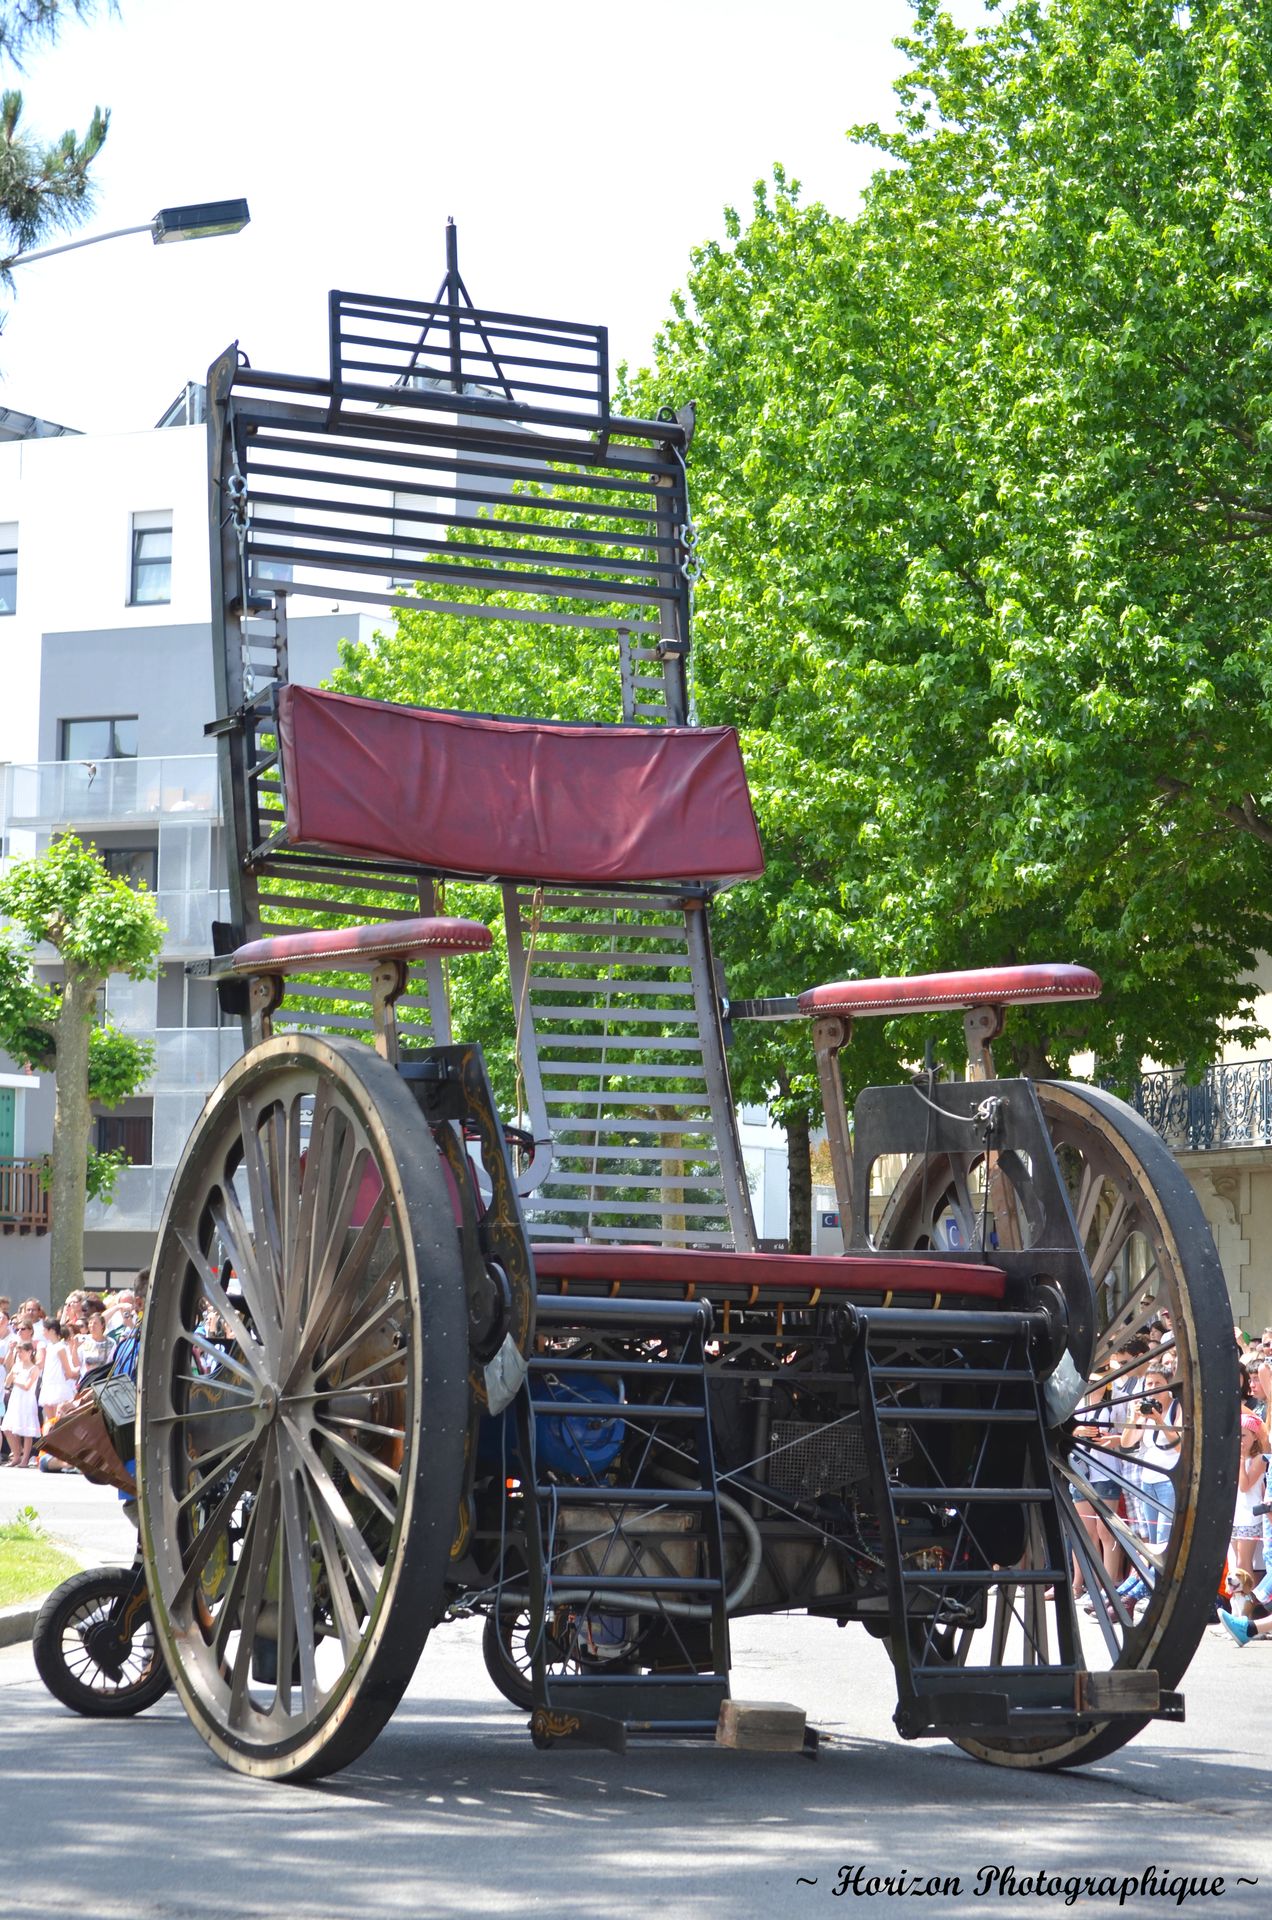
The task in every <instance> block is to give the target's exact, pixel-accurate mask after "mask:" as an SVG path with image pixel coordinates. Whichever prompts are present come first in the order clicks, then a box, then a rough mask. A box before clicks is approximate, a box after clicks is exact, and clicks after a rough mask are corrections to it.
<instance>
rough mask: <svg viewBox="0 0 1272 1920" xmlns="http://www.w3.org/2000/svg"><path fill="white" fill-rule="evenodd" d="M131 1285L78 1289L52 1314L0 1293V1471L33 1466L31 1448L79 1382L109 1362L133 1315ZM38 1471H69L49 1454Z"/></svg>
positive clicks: (135, 1299) (136, 1297)
mask: <svg viewBox="0 0 1272 1920" xmlns="http://www.w3.org/2000/svg"><path fill="white" fill-rule="evenodd" d="M142 1285H144V1276H143V1275H138V1285H137V1286H135V1287H126V1288H123V1289H121V1290H120V1291H119V1292H117V1293H111V1294H106V1295H99V1294H94V1293H89V1292H87V1291H85V1290H83V1289H79V1290H77V1291H76V1292H74V1293H71V1294H69V1295H68V1296H67V1298H66V1300H65V1302H64V1303H63V1305H62V1306H61V1307H60V1308H59V1310H58V1312H57V1313H56V1314H53V1313H49V1312H48V1311H47V1310H46V1309H45V1307H44V1305H43V1303H42V1302H41V1301H39V1300H23V1301H22V1302H21V1303H20V1304H19V1305H18V1306H17V1307H16V1308H15V1307H14V1305H13V1302H12V1300H11V1299H10V1298H8V1297H7V1296H6V1295H4V1294H0V1467H14V1468H18V1469H23V1468H29V1467H33V1466H35V1465H36V1464H37V1462H36V1460H35V1458H34V1457H33V1456H34V1454H35V1445H36V1442H37V1440H39V1439H40V1438H41V1436H42V1435H43V1434H45V1433H47V1432H48V1431H49V1429H50V1427H52V1426H53V1424H54V1423H55V1422H56V1421H57V1420H59V1419H60V1418H61V1417H62V1415H63V1414H64V1413H65V1411H66V1409H67V1407H68V1406H70V1404H71V1402H72V1401H73V1400H74V1398H75V1395H76V1394H77V1393H78V1391H79V1388H80V1383H81V1382H82V1381H83V1380H84V1379H85V1377H86V1376H87V1375H88V1374H90V1373H94V1372H96V1370H97V1369H98V1368H100V1367H103V1366H106V1365H108V1364H109V1363H110V1361H111V1360H112V1358H113V1356H114V1353H115V1350H116V1347H117V1346H118V1344H119V1342H120V1341H121V1340H124V1339H125V1338H127V1337H128V1336H129V1335H131V1334H132V1332H133V1331H134V1329H135V1327H136V1325H137V1318H138V1313H139V1311H140V1307H139V1301H140V1288H141V1286H142ZM38 1465H39V1467H40V1470H41V1471H42V1472H46V1473H69V1472H73V1471H74V1469H73V1468H70V1467H65V1466H63V1465H61V1463H60V1462H58V1461H56V1460H54V1459H53V1458H52V1457H51V1456H50V1455H48V1454H40V1456H39V1460H38Z"/></svg>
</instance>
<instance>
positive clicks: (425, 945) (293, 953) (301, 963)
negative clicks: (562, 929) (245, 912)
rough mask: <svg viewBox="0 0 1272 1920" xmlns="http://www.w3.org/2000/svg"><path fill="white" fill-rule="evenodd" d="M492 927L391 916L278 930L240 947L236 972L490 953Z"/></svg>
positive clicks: (310, 969) (286, 970)
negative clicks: (371, 922)
mask: <svg viewBox="0 0 1272 1920" xmlns="http://www.w3.org/2000/svg"><path fill="white" fill-rule="evenodd" d="M489 945H490V928H489V927H483V926H482V925H481V923H480V922H479V921H477V920H448V919H431V920H426V919H415V920H389V921H386V922H383V923H382V924H380V925H378V926H372V927H335V928H324V929H323V930H322V931H321V932H317V933H315V932H297V933H276V934H275V935H274V936H273V937H272V938H271V939H269V940H249V941H248V943H247V945H246V946H243V947H236V948H235V950H234V952H233V954H232V955H231V956H230V964H231V966H232V967H233V969H234V971H235V972H236V973H321V972H322V971H323V969H324V968H326V967H340V968H343V969H345V970H348V969H349V968H350V967H361V966H367V965H369V964H370V963H371V962H372V961H375V960H385V959H394V958H397V957H398V956H399V955H400V956H401V958H402V959H404V960H411V959H414V958H415V957H416V956H417V955H418V954H423V953H485V951H486V949H487V948H488V947H489Z"/></svg>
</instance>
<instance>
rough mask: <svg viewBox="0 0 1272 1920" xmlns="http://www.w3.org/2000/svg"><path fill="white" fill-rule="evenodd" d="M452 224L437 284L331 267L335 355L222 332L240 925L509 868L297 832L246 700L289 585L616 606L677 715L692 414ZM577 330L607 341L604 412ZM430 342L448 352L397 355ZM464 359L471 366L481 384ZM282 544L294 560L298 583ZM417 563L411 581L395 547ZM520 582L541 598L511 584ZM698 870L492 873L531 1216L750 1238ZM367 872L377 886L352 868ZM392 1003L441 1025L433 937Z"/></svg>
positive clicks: (216, 385)
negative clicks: (234, 341)
mask: <svg viewBox="0 0 1272 1920" xmlns="http://www.w3.org/2000/svg"><path fill="white" fill-rule="evenodd" d="M449 244H450V245H451V248H452V251H451V255H450V261H449V266H448V281H447V282H444V283H443V291H444V292H445V291H446V290H447V288H448V287H449V288H450V292H449V294H448V297H447V299H446V300H445V301H443V300H442V299H441V297H440V296H439V300H438V301H436V302H432V303H429V302H409V301H408V302H403V301H395V300H393V299H391V298H388V297H382V296H360V295H359V296H349V295H343V296H339V295H338V296H333V301H332V308H331V327H330V333H331V343H332V353H333V360H332V375H333V377H332V378H330V379H328V380H322V379H318V378H313V377H309V376H299V375H291V374H284V373H271V372H262V371H259V370H255V369H252V368H250V367H248V366H246V365H240V364H239V357H238V355H237V352H236V351H235V350H233V349H231V350H230V351H228V352H227V353H226V354H225V355H223V356H222V357H221V359H220V361H218V363H217V364H216V366H215V367H214V368H213V370H212V373H211V375H210V391H209V438H210V446H211V456H210V513H211V521H212V533H213V541H212V544H213V574H214V618H215V622H216V653H217V678H216V685H217V715H218V722H220V723H225V722H227V721H231V720H232V719H233V717H234V716H236V715H237V716H240V719H239V721H238V723H237V724H232V725H228V726H227V725H223V726H222V728H221V730H220V732H219V737H218V745H219V751H220V756H221V774H222V790H223V797H224V804H225V820H226V830H227V839H228V841H229V846H230V850H231V863H230V864H231V874H230V892H231V904H232V913H233V919H234V923H235V935H236V937H238V938H252V937H256V936H257V935H259V934H260V933H262V932H264V931H265V928H266V925H267V924H269V925H277V926H280V927H281V926H286V925H288V924H290V923H291V916H295V915H303V916H305V918H307V919H308V920H310V921H312V922H313V923H315V924H319V925H326V926H331V925H337V924H342V923H347V922H348V921H349V920H350V919H353V918H363V919H371V918H375V919H383V920H394V919H398V918H409V917H411V916H412V915H413V914H414V913H415V912H419V911H423V912H429V911H432V910H433V908H434V903H435V901H436V897H437V895H436V886H437V883H438V882H439V881H441V880H442V879H445V878H450V877H454V878H463V879H476V880H485V879H497V878H498V876H497V874H494V873H491V874H465V875H454V876H450V875H441V874H435V873H431V872H429V871H427V870H423V869H420V870H416V869H414V868H412V867H410V866H407V865H404V864H402V863H400V862H397V861H391V860H385V861H378V860H376V859H375V858H373V857H356V858H355V857H349V858H346V857H344V856H340V855H334V854H331V853H328V852H324V851H322V850H320V849H317V848H291V847H289V846H288V845H287V843H286V834H285V799H286V796H285V793H284V792H283V782H282V773H281V768H280V767H279V765H278V762H277V757H276V755H275V753H274V752H273V750H272V749H273V742H272V723H273V715H274V712H275V708H274V706H273V705H272V704H271V703H270V701H269V700H268V699H266V700H264V701H258V706H257V709H256V710H255V711H254V712H252V713H247V712H245V707H246V705H247V702H248V700H249V696H251V695H252V694H254V693H255V692H256V691H257V689H259V688H260V687H261V685H262V684H266V685H273V686H277V685H281V684H283V683H285V681H286V679H287V677H288V663H287V649H286V606H287V601H288V600H289V599H290V600H291V601H292V604H293V606H294V605H296V604H299V603H298V602H297V601H296V600H295V598H294V596H296V595H301V596H307V597H308V598H324V599H330V597H331V595H332V593H333V588H334V590H335V591H337V592H341V593H343V592H346V591H347V593H348V597H350V598H352V599H355V600H356V601H358V602H359V603H360V604H364V605H368V606H386V607H399V606H400V607H409V608H411V609H417V610H425V611H427V610H430V609H431V610H434V611H438V612H443V613H446V614H454V615H458V616H461V617H464V618H469V619H475V620H482V619H487V620H489V619H498V620H515V621H517V622H518V623H520V624H523V625H527V626H532V627H533V626H536V625H541V626H548V627H556V628H576V629H579V628H582V629H594V630H597V631H608V632H614V633H616V634H617V638H618V647H617V651H618V654H619V667H620V682H621V690H622V711H623V716H624V719H625V720H626V721H627V722H629V723H631V722H638V723H641V724H651V725H658V724H668V723H670V724H674V725H686V724H689V721H690V710H689V698H688V683H687V664H686V663H687V655H688V645H689V619H690V576H691V573H692V565H693V554H692V545H693V540H692V529H691V527H690V522H689V503H688V491H687V485H686V475H685V463H684V454H685V450H686V448H687V445H688V441H689V438H690V434H691V431H692V423H691V420H690V418H689V417H688V416H684V417H681V418H673V417H671V416H667V417H665V418H662V419H659V420H657V421H632V420H624V419H620V418H617V417H615V416H612V415H611V414H610V413H609V399H608V362H607V347H606V344H605V336H604V331H603V329H589V328H586V327H579V326H574V325H572V324H563V325H562V326H561V328H559V329H558V328H557V326H556V323H548V322H541V321H536V320H534V319H533V318H532V317H527V316H518V315H509V314H504V313H499V312H496V311H494V310H490V311H486V310H478V309H476V308H473V307H472V306H471V304H470V305H468V306H465V305H463V304H462V301H466V300H467V294H466V292H464V291H463V289H462V282H459V281H458V274H457V268H456V267H455V263H454V257H453V238H452V240H451V242H450V243H449ZM452 281H453V284H452ZM456 288H458V292H457V291H456ZM461 296H462V299H461ZM426 321H428V322H430V323H431V325H432V335H431V337H430V340H429V341H428V342H426V343H425V344H424V345H423V346H421V344H420V340H419V334H420V331H421V329H422V328H424V327H425V322H426ZM368 342H382V344H367V343H368ZM434 345H436V347H437V352H436V353H434V352H433V346H434ZM579 354H581V355H582V356H583V357H584V359H587V356H589V355H591V356H594V358H593V359H591V360H588V362H587V364H588V365H589V367H591V366H594V367H595V370H596V374H597V379H598V388H597V392H598V396H599V399H598V403H597V406H596V408H595V410H594V411H593V412H588V411H586V410H585V409H586V407H587V406H588V400H587V396H586V394H585V393H584V392H583V389H584V387H586V386H587V384H588V381H589V380H590V378H591V374H590V373H589V374H588V376H587V377H586V379H585V377H584V375H583V374H582V373H580V372H579V371H578V370H577V366H576V358H577V355H579ZM501 355H502V357H501ZM426 358H428V359H430V360H435V361H437V362H439V363H440V365H441V368H442V374H443V377H442V378H441V379H440V380H437V381H435V384H433V385H432V386H429V387H420V386H410V387H407V386H403V385H402V384H400V376H401V375H402V374H403V373H404V372H405V374H406V377H407V378H410V379H415V378H417V377H418V376H419V374H420V373H421V371H422V370H423V363H424V360H425V359H426ZM358 361H362V362H365V363H366V364H363V365H357V364H355V362H358ZM580 364H581V363H580ZM435 371H436V369H435ZM475 371H476V372H477V377H478V380H479V382H480V383H481V384H482V386H483V390H482V391H481V392H479V393H474V392H471V391H469V390H468V384H469V383H471V382H472V380H473V377H474V373H475ZM395 380H396V381H399V384H397V385H394V384H392V383H393V382H394V381H395ZM562 401H564V402H566V403H567V404H566V405H564V406H563V405H558V404H557V403H558V402H562ZM518 486H519V487H520V488H521V489H522V490H521V491H519V492H512V491H511V489H513V488H515V487H518ZM377 496H379V497H378V498H377ZM381 501H382V502H383V505H382V506H381ZM510 501H515V504H516V508H517V515H518V517H516V518H512V517H510V516H509V514H508V513H507V512H506V511H505V510H504V509H505V508H506V506H507V504H508V503H509V502H510ZM485 509H489V511H488V512H487V511H484V510H485ZM523 515H524V517H521V516H523ZM377 520H382V522H383V524H382V526H377V524H376V522H377ZM435 530H436V531H435ZM266 563H273V564H272V565H270V566H268V567H267V566H266ZM277 563H284V564H287V565H289V566H290V567H291V568H292V569H293V570H294V571H295V572H296V573H297V576H298V577H296V578H294V579H292V580H290V581H288V582H287V583H286V585H285V587H284V586H283V583H281V582H280V581H279V580H278V579H277V578H276V577H273V576H274V574H275V571H276V567H277ZM407 570H409V571H410V572H412V573H414V574H416V575H418V578H419V579H420V580H421V581H422V582H423V583H424V584H423V590H422V592H421V591H419V590H417V589H416V588H415V586H414V585H412V586H410V587H406V586H402V585H400V584H399V582H398V581H396V580H394V579H393V578H391V577H390V575H391V574H392V573H393V572H397V573H398V575H399V577H400V576H401V575H402V573H403V572H404V571H407ZM345 583H347V586H346V584H345ZM509 592H515V593H516V595H517V596H518V598H524V599H525V600H526V604H525V605H518V606H515V607H509V606H507V605H504V604H501V599H502V598H503V597H506V595H507V594H508V593H509ZM468 595H471V596H472V598H471V599H470V598H467V597H465V596H468ZM253 682H255V685H253ZM712 891H713V889H712V887H711V886H709V885H705V884H704V885H699V886H687V885H682V884H680V883H676V884H675V885H674V886H669V887H668V888H667V889H666V890H661V889H659V888H651V887H649V886H648V885H647V884H642V885H639V886H633V887H631V888H625V887H623V886H622V885H621V884H620V885H617V886H616V885H612V884H611V885H608V886H606V887H605V888H603V889H599V890H597V891H595V892H591V893H588V892H585V891H584V890H578V891H575V890H573V889H571V888H569V887H555V888H554V887H553V885H552V882H551V879H550V876H548V877H546V878H545V883H544V887H543V889H542V893H541V894H540V895H539V897H538V902H537V907H534V908H532V906H531V904H530V903H531V901H532V900H533V899H534V898H535V895H534V890H533V889H532V888H528V887H527V885H526V883H525V882H523V881H518V882H515V883H514V882H505V883H504V884H503V894H504V903H505V910H506V917H507V922H508V934H509V955H510V964H511V969H512V979H513V993H514V1003H515V1004H517V1005H519V1006H520V1007H521V1009H522V1025H523V1031H522V1064H523V1070H524V1078H525V1088H526V1100H527V1105H528V1108H529V1112H530V1116H531V1121H532V1125H533V1129H534V1133H535V1136H536V1139H537V1140H539V1141H540V1143H541V1144H540V1146H539V1149H538V1151H537V1153H536V1155H535V1157H534V1162H533V1165H532V1167H531V1168H530V1169H529V1170H528V1183H529V1186H530V1190H531V1192H532V1194H533V1195H534V1198H535V1200H536V1201H538V1202H540V1203H541V1206H542V1208H543V1209H546V1210H547V1211H549V1212H551V1210H552V1209H553V1208H554V1206H555V1207H558V1218H557V1219H556V1221H555V1222H553V1221H550V1220H547V1219H545V1220H543V1221H542V1222H541V1223H540V1228H541V1230H543V1231H545V1232H552V1233H559V1232H563V1231H564V1232H565V1233H567V1234H569V1235H572V1236H573V1235H577V1232H578V1231H579V1228H580V1226H582V1225H584V1224H585V1223H586V1222H587V1221H589V1220H591V1219H594V1220H595V1223H596V1224H595V1231H596V1235H597V1237H598V1238H600V1239H604V1240H607V1241H622V1240H630V1241H639V1240H647V1239H649V1238H651V1237H654V1238H661V1239H662V1240H664V1241H665V1242H666V1243H668V1244H683V1243H686V1242H687V1243H689V1244H700V1245H704V1246H730V1245H733V1246H739V1247H753V1246H754V1245H755V1230H754V1224H753V1221H752V1218H751V1209H750V1199H749V1193H748V1190H747V1183H746V1178H745V1171H744V1168H743V1165H742V1158H741V1149H740V1146H739V1143H738V1140H737V1135H736V1126H735V1115H734V1109H733V1103H732V1096H731V1091H730V1088H729V1080H728V1070H727V1065H726V1061H725V1054H724V1045H723V1030H722V1026H721V1020H720V1011H719V983H718V982H717V979H716V975H715V967H714V963H713V961H712V958H711V950H710V939H709V934H708V931H707V924H706V915H705V914H704V913H703V912H702V911H701V908H702V907H703V906H704V905H705V904H706V902H707V901H708V900H709V897H710V895H711V893H712ZM363 893H365V894H367V895H369V896H370V897H371V898H372V899H373V900H374V901H375V905H374V907H372V906H369V905H364V904H363V902H362V901H361V900H359V899H357V898H351V897H350V896H351V895H357V894H363ZM532 912H537V916H538V927H537V932H536V936H535V940H536V949H535V952H534V955H533V958H531V957H530V956H529V954H528V951H527V946H528V932H527V929H528V918H527V916H528V915H529V914H531V913H532ZM628 916H633V918H629V917H628ZM637 920H638V921H639V927H637V925H636V921H637ZM637 932H638V933H639V939H636V938H634V935H636V933H637ZM629 942H631V947H630V948H629V946H628V943H629ZM624 972H626V973H627V974H629V975H630V977H629V978H626V979H624V978H623V977H622V975H623V973H624ZM420 976H422V980H421V978H420ZM421 987H422V989H423V990H422V991H421ZM294 993H295V1000H294V1002H293V1003H292V1004H291V1005H290V1006H286V1007H285V1008H284V1010H282V1012H281V1014H280V1017H281V1019H282V1020H283V1023H284V1024H286V1025H289V1026H298V1025H309V1026H323V1025H335V1024H336V1023H340V1024H341V1026H342V1028H343V1030H346V1031H363V1030H364V1029H365V1027H366V1025H367V1024H369V1009H368V1016H367V1017H366V1018H364V1015H363V1011H362V1009H363V1008H364V1007H366V1006H368V996H367V993H366V989H365V987H363V988H358V987H356V986H355V985H354V984H353V983H352V977H351V979H350V982H349V983H348V984H346V982H345V980H344V979H343V978H342V977H336V978H334V979H333V977H332V976H330V975H327V976H325V977H324V978H322V979H321V980H319V979H315V980H313V981H310V982H298V983H296V987H295V989H294ZM580 1003H581V1004H580ZM399 1006H400V1011H401V1014H402V1016H403V1018H404V1021H405V1022H406V1023H408V1024H409V1025H410V1026H411V1027H413V1028H414V1029H415V1030H416V1031H417V1032H422V1031H423V1020H424V1018H425V1016H426V1015H427V1016H428V1017H429V1018H431V1020H432V1023H433V1032H434V1035H435V1037H436V1038H437V1039H438V1040H439V1041H448V1040H449V1039H450V1026H449V1009H448V1006H447V1000H446V992H445V980H444V969H443V965H442V962H441V961H440V959H438V958H437V957H436V956H429V958H428V959H426V960H425V961H424V962H423V963H422V965H420V966H419V967H418V968H417V970H416V972H415V973H413V975H412V986H411V989H410V990H409V992H408V996H407V997H406V998H405V999H404V1000H403V1001H402V1002H400V1003H399ZM417 1022H418V1024H417ZM613 1083H617V1084H613ZM677 1083H679V1084H677ZM549 1116H551V1117H550V1118H549ZM549 1142H551V1146H549V1145H548V1143H549ZM624 1196H626V1197H624ZM624 1217H628V1218H630V1220H632V1221H634V1222H637V1223H638V1224H636V1225H628V1226H624V1225H622V1224H621V1221H622V1219H623V1218H624ZM611 1220H613V1221H614V1222H616V1224H613V1225H611V1224H609V1222H610V1221H611ZM642 1222H643V1223H644V1224H639V1223H642Z"/></svg>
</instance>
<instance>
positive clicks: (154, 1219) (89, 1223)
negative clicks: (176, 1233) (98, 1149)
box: [84, 1167, 168, 1233]
mask: <svg viewBox="0 0 1272 1920" xmlns="http://www.w3.org/2000/svg"><path fill="white" fill-rule="evenodd" d="M167 1192H168V1182H167V1179H166V1178H162V1179H161V1180H160V1181H156V1178H155V1169H154V1168H153V1167H125V1168H124V1169H123V1171H122V1172H121V1173H120V1175H119V1178H118V1179H117V1180H116V1182H115V1198H114V1200H113V1201H112V1202H111V1204H110V1205H109V1206H107V1205H105V1204H104V1202H102V1201H101V1200H90V1201H89V1203H88V1206H87V1207H86V1208H85V1210H84V1225H85V1226H86V1227H87V1228H88V1229H90V1231H97V1230H99V1229H102V1228H106V1229H109V1230H110V1231H111V1232H112V1233H121V1232H126V1231H148V1230H149V1229H150V1228H152V1227H155V1226H157V1225H158V1224H159V1218H158V1210H157V1209H156V1204H155V1200H156V1193H157V1194H158V1200H159V1206H160V1207H162V1205H163V1201H164V1199H165V1198H166V1197H167Z"/></svg>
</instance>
